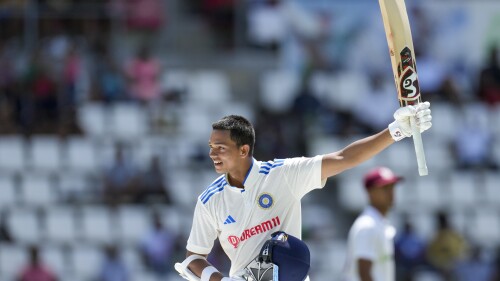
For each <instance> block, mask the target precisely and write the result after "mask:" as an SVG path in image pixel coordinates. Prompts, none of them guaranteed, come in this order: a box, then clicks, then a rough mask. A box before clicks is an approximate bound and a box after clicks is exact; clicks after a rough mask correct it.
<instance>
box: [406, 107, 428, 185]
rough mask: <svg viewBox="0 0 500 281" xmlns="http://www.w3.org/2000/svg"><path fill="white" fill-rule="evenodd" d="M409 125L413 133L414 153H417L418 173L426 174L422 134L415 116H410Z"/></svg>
mask: <svg viewBox="0 0 500 281" xmlns="http://www.w3.org/2000/svg"><path fill="white" fill-rule="evenodd" d="M410 125H411V130H412V135H413V145H414V146H415V154H416V155H417V164H418V174H419V175H420V176H426V175H427V174H428V170H427V163H426V161H425V153H424V143H423V142H422V135H421V134H420V128H419V127H418V126H417V121H416V117H415V116H412V117H410Z"/></svg>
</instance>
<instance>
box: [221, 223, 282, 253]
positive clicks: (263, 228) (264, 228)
mask: <svg viewBox="0 0 500 281" xmlns="http://www.w3.org/2000/svg"><path fill="white" fill-rule="evenodd" d="M279 225H281V221H280V218H279V217H274V218H272V219H270V220H267V221H265V222H262V223H260V224H258V225H256V226H253V227H250V228H248V229H245V230H244V231H243V233H241V236H239V237H238V236H235V235H230V236H228V237H227V240H228V241H229V243H230V244H231V245H233V247H234V248H235V249H236V248H238V245H239V244H240V243H241V242H243V241H245V240H247V239H249V238H251V237H252V236H254V235H257V234H260V233H264V232H268V231H269V230H271V229H273V228H275V227H277V226H279Z"/></svg>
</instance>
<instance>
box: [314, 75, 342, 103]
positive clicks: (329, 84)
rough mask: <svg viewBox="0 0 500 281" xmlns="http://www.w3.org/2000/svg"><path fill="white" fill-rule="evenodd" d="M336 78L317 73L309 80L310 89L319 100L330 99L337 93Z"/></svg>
mask: <svg viewBox="0 0 500 281" xmlns="http://www.w3.org/2000/svg"><path fill="white" fill-rule="evenodd" d="M334 84H335V77H334V76H332V75H331V74H329V73H325V72H315V73H314V74H313V75H312V76H311V79H310V80H309V85H308V88H309V89H310V91H311V93H312V94H313V95H314V96H315V97H316V98H318V99H319V100H325V99H328V96H329V95H333V94H334V93H333V92H334V91H335V85H334Z"/></svg>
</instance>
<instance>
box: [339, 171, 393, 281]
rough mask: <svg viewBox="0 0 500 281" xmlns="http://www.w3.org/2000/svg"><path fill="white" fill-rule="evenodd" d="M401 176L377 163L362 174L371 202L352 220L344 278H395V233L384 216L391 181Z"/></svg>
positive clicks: (389, 204) (359, 280)
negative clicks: (378, 165) (376, 166)
mask: <svg viewBox="0 0 500 281" xmlns="http://www.w3.org/2000/svg"><path fill="white" fill-rule="evenodd" d="M401 179H402V178H401V177H398V176H396V175H395V174H394V173H393V172H392V171H391V170H390V169H388V168H386V167H379V168H375V169H373V170H371V171H370V172H368V173H367V174H366V175H365V177H364V186H365V189H366V192H367V193H368V198H369V202H370V204H369V205H368V206H367V207H366V208H365V210H364V211H363V213H361V214H360V215H359V217H358V218H357V219H356V220H355V221H354V224H353V225H352V227H351V229H350V231H349V236H348V239H347V258H346V263H345V268H344V280H343V281H394V280H395V274H396V273H395V264H394V236H395V235H396V229H395V228H394V226H392V225H391V224H390V222H389V221H388V220H387V213H388V212H389V210H390V208H391V207H392V204H393V201H394V185H395V184H396V183H398V182H399V181H400V180H401Z"/></svg>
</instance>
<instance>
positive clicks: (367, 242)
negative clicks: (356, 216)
mask: <svg viewBox="0 0 500 281" xmlns="http://www.w3.org/2000/svg"><path fill="white" fill-rule="evenodd" d="M375 237H376V234H375V229H374V228H373V227H364V228H361V229H359V230H358V231H357V232H356V233H354V235H353V236H352V237H351V238H352V241H351V242H352V243H351V246H352V253H353V258H354V261H355V262H356V261H357V260H358V259H367V260H372V261H373V260H375V259H376V258H377V251H376V243H377V242H376V239H375Z"/></svg>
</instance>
